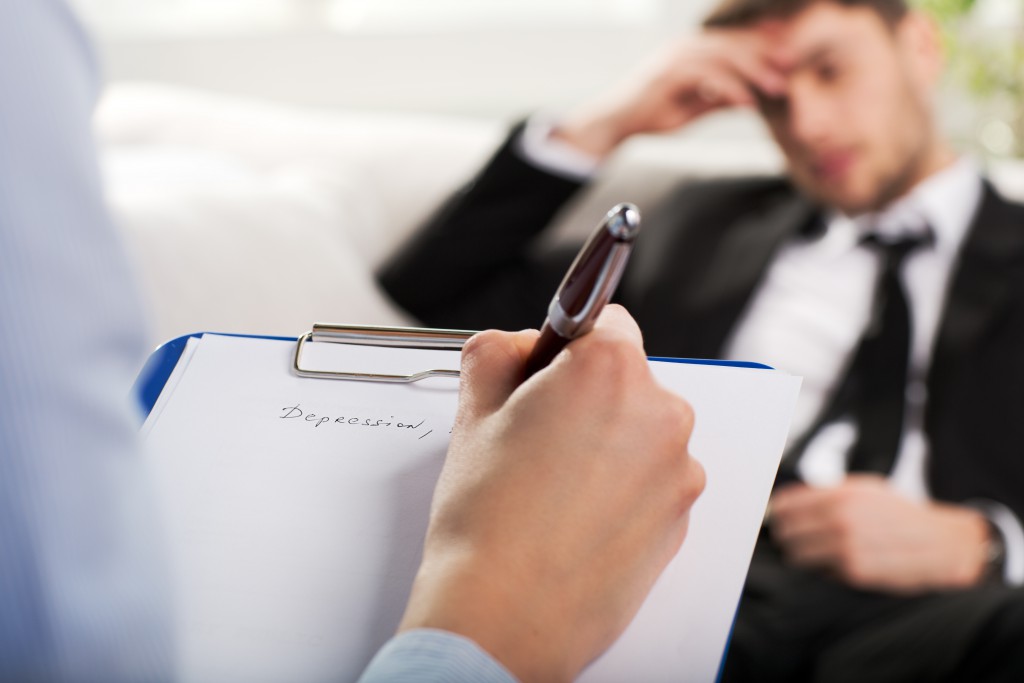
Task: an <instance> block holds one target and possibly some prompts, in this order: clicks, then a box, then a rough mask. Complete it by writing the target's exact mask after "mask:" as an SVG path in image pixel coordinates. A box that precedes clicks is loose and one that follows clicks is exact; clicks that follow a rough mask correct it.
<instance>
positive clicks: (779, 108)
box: [757, 94, 789, 118]
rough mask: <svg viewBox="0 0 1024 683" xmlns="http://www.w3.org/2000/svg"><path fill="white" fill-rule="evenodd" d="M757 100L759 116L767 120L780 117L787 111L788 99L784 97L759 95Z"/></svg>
mask: <svg viewBox="0 0 1024 683" xmlns="http://www.w3.org/2000/svg"><path fill="white" fill-rule="evenodd" d="M757 100H758V102H757V103H758V107H759V108H760V109H761V114H762V115H764V116H765V117H767V118H776V117H779V116H782V115H784V114H785V113H786V111H787V110H788V109H789V99H788V98H786V97H768V96H766V95H762V94H759V95H758V98H757Z"/></svg>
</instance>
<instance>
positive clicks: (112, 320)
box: [0, 0, 513, 683]
mask: <svg viewBox="0 0 1024 683" xmlns="http://www.w3.org/2000/svg"><path fill="white" fill-rule="evenodd" d="M97 90H98V82H97V76H96V69H95V65H94V59H93V55H92V53H91V52H90V49H89V45H88V41H87V39H86V37H85V36H84V35H83V33H82V31H81V29H80V27H79V25H78V23H77V22H76V21H75V19H74V17H73V16H72V14H71V12H70V11H69V10H68V8H67V7H66V6H65V5H64V4H63V2H62V1H61V0H0V97H2V100H0V680H3V681H8V680H10V681H51V680H53V681H64V680H73V681H97V682H100V681H102V682H103V683H116V682H117V681H161V680H173V679H174V672H173V668H172V659H173V658H172V654H171V653H172V649H173V643H172V641H171V638H170V633H171V627H170V624H171V623H172V615H171V614H170V613H169V611H168V609H169V607H168V605H169V601H167V586H168V585H169V584H168V582H167V577H166V576H165V575H164V573H163V571H162V567H164V566H166V563H165V562H164V561H163V558H162V557H161V555H160V553H161V549H162V547H163V546H162V542H161V535H160V527H159V523H158V520H157V519H156V515H155V509H154V506H153V504H152V500H153V499H152V496H151V495H150V487H149V479H148V476H147V472H146V468H145V460H144V459H143V458H142V457H141V455H140V447H139V443H138V441H137V428H138V415H137V414H135V412H134V410H133V408H132V405H131V401H130V400H129V389H130V387H131V384H132V381H133V380H134V377H135V374H136V372H137V371H138V369H139V367H140V364H141V361H142V360H143V357H144V353H145V349H144V347H143V344H144V339H145V336H144V332H145V330H144V321H143V315H142V308H141V306H140V302H139V300H138V299H137V295H136V290H135V287H134V281H133V278H132V274H131V272H130V268H129V266H128V259H127V258H126V256H125V254H124V252H123V247H122V244H121V243H120V241H119V239H118V235H117V233H116V231H115V230H114V228H113V226H112V225H111V222H110V218H109V216H108V214H107V212H106V209H105V207H104V205H103V201H102V196H101V192H100V181H99V173H98V171H97V163H96V154H95V150H94V148H93V142H92V136H91V130H90V119H91V112H92V107H93V104H94V99H95V95H96V93H97ZM397 680H402V681H438V682H440V681H446V682H458V681H467V682H469V681H474V682H479V681H502V682H503V683H505V682H508V681H512V680H513V679H512V677H511V676H509V675H508V673H507V672H506V671H505V670H504V669H503V668H502V667H501V666H500V665H499V664H497V663H496V662H495V661H494V660H493V659H491V658H490V657H489V656H487V655H486V654H485V653H484V652H483V651H482V650H480V648H478V647H477V646H476V645H474V644H473V643H472V642H470V641H467V640H465V639H463V638H459V637H457V636H454V635H452V634H448V633H442V632H437V631H416V632H412V633H409V634H405V635H403V636H402V637H399V638H396V639H395V640H393V641H392V642H391V643H390V644H389V645H388V646H387V647H385V648H384V650H382V652H381V654H380V655H379V656H378V657H377V659H375V660H374V663H373V664H372V665H371V667H370V670H369V671H368V672H367V674H366V675H365V677H364V678H363V681H364V682H365V683H381V682H384V681H397Z"/></svg>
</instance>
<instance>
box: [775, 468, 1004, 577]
mask: <svg viewBox="0 0 1024 683" xmlns="http://www.w3.org/2000/svg"><path fill="white" fill-rule="evenodd" d="M770 510H771V514H770V516H769V520H770V529H771V533H772V538H773V539H774V540H775V542H776V543H777V544H778V545H779V546H780V547H781V548H782V550H783V552H784V554H785V556H786V557H787V559H788V560H789V561H790V562H792V563H793V564H794V565H796V566H800V567H815V568H821V569H824V570H826V571H830V572H832V573H834V574H835V575H837V576H838V577H839V578H840V579H841V580H843V581H845V582H846V583H848V584H850V585H851V586H854V587H856V588H861V589H866V590H879V591H885V592H890V593H917V592H921V591H926V590H941V589H948V588H962V587H967V586H971V585H973V584H975V583H977V582H978V581H979V580H980V579H981V578H982V577H983V575H984V569H985V554H986V544H987V539H988V525H987V523H986V521H985V517H984V516H983V515H982V514H981V513H980V512H978V511H977V510H973V509H971V508H968V507H962V506H957V505H949V504H945V503H937V502H934V501H923V502H918V501H913V500H910V499H908V498H906V497H904V496H903V495H902V494H900V493H899V492H897V491H896V490H895V489H893V487H892V486H891V485H890V484H889V483H888V481H887V480H886V479H885V478H883V477H880V476H877V475H867V474H855V475H850V476H848V477H847V478H846V479H845V481H844V482H843V483H842V484H840V485H839V486H836V487H830V488H812V487H810V486H806V485H803V484H794V485H791V486H787V487H785V488H782V489H780V490H779V491H778V492H776V494H775V495H774V496H773V497H772V501H771V507H770Z"/></svg>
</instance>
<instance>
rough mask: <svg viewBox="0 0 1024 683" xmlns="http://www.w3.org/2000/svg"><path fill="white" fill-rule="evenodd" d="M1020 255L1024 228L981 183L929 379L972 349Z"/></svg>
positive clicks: (1005, 293) (1009, 284) (1004, 296)
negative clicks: (973, 216) (979, 195)
mask: <svg viewBox="0 0 1024 683" xmlns="http://www.w3.org/2000/svg"><path fill="white" fill-rule="evenodd" d="M1022 255H1024V226H1022V225H1019V224H1017V223H1016V222H1015V221H1014V220H1013V218H1012V216H1011V215H1010V211H1009V206H1008V205H1007V204H1006V202H1005V201H1004V200H1003V199H1002V198H1000V197H999V195H997V194H996V192H995V190H993V189H992V187H991V186H990V185H989V184H988V183H986V184H985V190H984V194H983V195H982V200H981V205H980V206H979V208H978V213H977V215H976V216H975V218H974V221H973V223H972V225H971V227H970V231H969V232H968V235H967V239H966V240H965V242H964V246H963V250H962V252H961V255H960V262H959V265H958V267H957V269H956V272H955V274H954V276H953V282H952V286H951V287H950V290H949V299H948V301H947V302H946V307H945V313H944V315H943V319H942V323H941V325H940V327H939V333H938V335H937V338H936V346H935V357H934V359H933V362H932V379H933V380H936V381H941V379H942V377H941V373H942V371H943V369H944V368H949V367H951V366H954V365H955V364H956V362H957V359H961V360H962V359H963V358H964V354H967V353H969V352H970V351H971V350H972V349H976V348H977V345H978V342H979V341H980V340H981V339H983V337H984V335H985V332H986V330H987V329H988V328H989V326H990V325H991V324H992V323H993V321H995V320H996V318H997V317H998V315H999V313H1000V311H1002V310H1003V309H1004V307H1005V305H1006V304H1007V302H1008V297H1009V295H1010V294H1011V292H1012V291H1013V278H1012V276H1011V272H1010V269H1011V267H1012V266H1013V265H1014V264H1016V263H1018V262H1019V259H1020V257H1021V256H1022Z"/></svg>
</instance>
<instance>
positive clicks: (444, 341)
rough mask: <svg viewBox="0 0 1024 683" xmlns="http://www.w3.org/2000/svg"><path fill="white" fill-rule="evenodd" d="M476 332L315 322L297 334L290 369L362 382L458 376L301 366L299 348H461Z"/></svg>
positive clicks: (455, 373)
mask: <svg viewBox="0 0 1024 683" xmlns="http://www.w3.org/2000/svg"><path fill="white" fill-rule="evenodd" d="M474 334H476V332H470V331H468V330H436V329H421V328H416V327H380V326H374V325H327V324H323V323H315V324H314V325H313V329H312V330H310V331H309V332H307V333H306V334H304V335H302V336H300V337H299V339H298V342H297V343H296V344H295V361H294V362H293V364H292V370H293V371H294V372H295V374H296V375H298V376H300V377H319V378H321V379H347V380H356V381H362V382H392V383H405V384H408V383H410V382H418V381H420V380H421V379H426V378H428V377H456V378H457V377H458V376H459V371H458V370H436V369H435V370H423V371H421V372H416V373H413V374H411V375H388V374H379V373H368V372H339V371H335V370H313V369H309V368H304V367H302V350H303V347H305V345H306V344H307V343H309V342H330V343H334V344H354V345H357V346H386V347H393V348H403V349H446V350H450V351H460V350H461V349H462V347H463V345H464V344H465V343H466V340H467V339H469V338H470V337H472V336H473V335H474Z"/></svg>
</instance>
